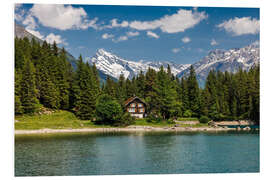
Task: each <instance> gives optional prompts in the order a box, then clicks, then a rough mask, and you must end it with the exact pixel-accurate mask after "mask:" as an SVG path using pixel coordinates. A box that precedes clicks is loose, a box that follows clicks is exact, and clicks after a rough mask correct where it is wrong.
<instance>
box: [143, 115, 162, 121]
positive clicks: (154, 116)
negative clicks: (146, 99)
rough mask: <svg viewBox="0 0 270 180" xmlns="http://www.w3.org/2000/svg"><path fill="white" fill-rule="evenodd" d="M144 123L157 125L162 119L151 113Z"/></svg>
mask: <svg viewBox="0 0 270 180" xmlns="http://www.w3.org/2000/svg"><path fill="white" fill-rule="evenodd" d="M146 121H147V122H150V123H157V122H160V121H162V118H161V116H160V115H158V114H153V113H151V114H149V115H148V116H147V117H146Z"/></svg>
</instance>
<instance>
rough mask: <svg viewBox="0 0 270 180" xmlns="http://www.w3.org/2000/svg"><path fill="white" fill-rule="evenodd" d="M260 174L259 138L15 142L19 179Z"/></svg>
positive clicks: (124, 136) (65, 137)
mask: <svg viewBox="0 0 270 180" xmlns="http://www.w3.org/2000/svg"><path fill="white" fill-rule="evenodd" d="M234 172H259V133H258V131H255V132H252V133H245V132H237V133H236V132H227V133H175V132H171V133H106V134H101V133H84V134H61V135H38V136H37V135H35V136H30V135H27V136H25V135H24V136H21V135H20V136H16V137H15V176H53V175H57V176H59V175H60V176H61V175H114V174H181V173H234Z"/></svg>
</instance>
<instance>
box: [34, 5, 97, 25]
mask: <svg viewBox="0 0 270 180" xmlns="http://www.w3.org/2000/svg"><path fill="white" fill-rule="evenodd" d="M29 15H31V16H34V17H36V18H37V19H38V21H39V22H40V23H41V24H42V25H43V26H46V27H52V28H56V29H60V30H67V29H87V28H88V27H92V28H95V29H96V28H97V25H96V21H97V18H94V19H92V20H89V19H87V13H86V12H85V11H84V9H83V8H74V7H72V6H71V5H63V4H57V5H55V4H35V5H33V7H32V8H31V9H30V14H29Z"/></svg>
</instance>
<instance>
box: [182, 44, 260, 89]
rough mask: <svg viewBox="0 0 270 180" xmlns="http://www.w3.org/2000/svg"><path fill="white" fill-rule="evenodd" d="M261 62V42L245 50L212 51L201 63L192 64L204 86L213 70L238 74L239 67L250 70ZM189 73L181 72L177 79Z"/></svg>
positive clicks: (200, 82)
mask: <svg viewBox="0 0 270 180" xmlns="http://www.w3.org/2000/svg"><path fill="white" fill-rule="evenodd" d="M259 61H260V47H259V42H258V41H257V42H255V43H252V44H251V45H248V46H246V47H243V48H234V49H229V50H220V49H217V50H213V51H210V52H209V54H208V55H207V56H205V57H204V58H203V59H201V60H200V61H198V62H196V63H194V64H192V65H193V67H194V69H195V72H196V74H197V79H198V81H199V84H200V85H203V84H204V82H205V80H206V77H207V75H208V73H209V71H210V70H211V69H214V70H216V71H218V70H219V71H222V72H225V71H228V72H233V73H234V72H236V71H237V70H238V69H239V67H240V68H242V69H243V70H249V69H250V68H251V67H252V66H254V65H255V64H258V63H259ZM187 73H188V69H186V70H183V71H181V72H180V73H178V74H177V77H179V78H181V77H182V76H184V75H185V74H187Z"/></svg>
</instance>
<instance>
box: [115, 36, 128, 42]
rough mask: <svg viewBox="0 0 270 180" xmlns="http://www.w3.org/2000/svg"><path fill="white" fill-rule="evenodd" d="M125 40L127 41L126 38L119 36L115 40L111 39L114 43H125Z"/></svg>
mask: <svg viewBox="0 0 270 180" xmlns="http://www.w3.org/2000/svg"><path fill="white" fill-rule="evenodd" d="M126 40H128V37H127V36H120V37H119V38H117V39H113V41H114V42H120V41H126Z"/></svg>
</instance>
